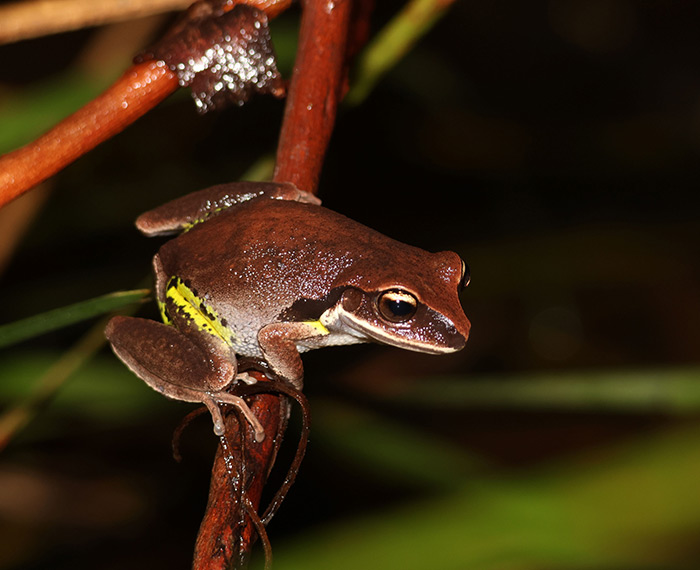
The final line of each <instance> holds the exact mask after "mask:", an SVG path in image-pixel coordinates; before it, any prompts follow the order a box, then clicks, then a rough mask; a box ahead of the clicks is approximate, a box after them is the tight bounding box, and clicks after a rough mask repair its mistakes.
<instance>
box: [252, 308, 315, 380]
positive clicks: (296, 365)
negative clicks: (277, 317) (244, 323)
mask: <svg viewBox="0 0 700 570" xmlns="http://www.w3.org/2000/svg"><path fill="white" fill-rule="evenodd" d="M328 334H329V332H328V329H327V328H326V327H325V326H323V324H321V322H320V321H300V322H289V323H272V324H269V325H266V326H264V327H263V328H261V329H260V331H259V332H258V344H259V345H260V349H261V350H262V352H263V355H264V357H265V361H266V362H267V363H268V365H269V366H270V368H271V369H272V371H273V372H275V373H276V374H278V375H279V376H280V377H281V378H282V379H284V380H286V381H288V382H289V383H291V384H292V385H293V386H294V387H295V388H297V389H298V390H301V388H302V386H303V382H304V364H303V363H302V361H301V356H300V355H299V349H298V348H297V345H298V344H304V343H305V342H308V343H309V344H310V345H312V344H315V342H316V341H318V340H319V338H320V337H323V336H326V335H328Z"/></svg>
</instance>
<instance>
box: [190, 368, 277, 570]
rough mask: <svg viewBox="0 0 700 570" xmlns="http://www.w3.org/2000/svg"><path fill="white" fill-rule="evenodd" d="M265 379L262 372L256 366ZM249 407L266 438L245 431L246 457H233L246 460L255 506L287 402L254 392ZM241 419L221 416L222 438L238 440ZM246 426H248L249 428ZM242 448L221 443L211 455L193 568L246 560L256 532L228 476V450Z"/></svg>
mask: <svg viewBox="0 0 700 570" xmlns="http://www.w3.org/2000/svg"><path fill="white" fill-rule="evenodd" d="M251 374H255V375H256V376H257V378H258V379H259V380H260V381H262V382H264V381H265V379H264V377H263V376H262V375H259V374H257V373H255V372H251ZM250 408H251V410H252V411H253V413H254V414H255V415H256V417H257V418H258V420H259V421H260V423H261V424H262V426H263V428H264V429H265V439H264V441H262V442H261V443H255V442H254V440H253V439H252V438H251V436H250V433H246V441H245V444H244V447H245V454H244V455H245V457H242V458H241V457H238V460H237V461H236V463H237V464H238V465H244V466H245V470H246V472H247V473H248V477H247V478H246V480H247V481H248V485H247V486H246V494H247V497H248V499H249V500H250V502H251V503H252V504H253V505H254V506H255V508H257V507H258V505H259V504H260V497H261V495H262V490H263V487H264V485H265V481H266V480H267V476H268V474H269V472H270V469H271V467H272V463H273V462H274V459H275V456H276V454H277V449H278V447H279V444H280V443H281V440H282V432H283V431H284V428H285V427H286V421H285V418H286V415H287V409H288V407H287V404H286V402H285V401H284V400H283V399H282V398H280V397H279V396H278V395H276V394H275V395H272V394H258V395H256V396H252V397H251V398H250ZM241 425H243V426H245V427H246V428H247V427H248V426H247V424H245V423H243V424H241V422H239V420H238V416H237V415H236V414H228V415H227V416H226V417H225V427H226V440H227V442H228V445H230V446H236V445H237V442H238V440H239V439H238V438H239V430H240V428H241ZM249 431H250V430H249V429H246V432H249ZM237 452H240V450H233V449H229V450H226V449H224V447H223V446H222V445H219V448H218V450H217V453H216V457H215V459H214V466H213V468H212V473H211V485H210V489H209V502H208V504H207V509H206V512H205V515H204V520H203V521H202V524H201V526H200V529H199V535H198V537H197V543H196V545H195V553H194V562H193V565H192V568H193V570H227V569H228V568H230V567H231V565H232V564H233V567H235V568H241V567H243V566H244V565H245V563H246V561H247V558H248V555H249V553H250V549H251V546H252V544H253V543H254V542H255V540H256V538H257V533H256V531H255V526H254V524H253V523H252V521H250V519H249V518H248V517H247V510H246V507H245V505H241V504H240V502H239V499H240V496H239V494H238V492H237V490H236V489H235V488H234V486H233V481H232V479H231V473H230V471H229V469H230V466H229V465H230V463H229V464H227V461H228V462H230V456H231V454H236V453H237Z"/></svg>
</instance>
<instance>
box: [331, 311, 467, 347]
mask: <svg viewBox="0 0 700 570" xmlns="http://www.w3.org/2000/svg"><path fill="white" fill-rule="evenodd" d="M427 311H428V312H429V313H432V315H430V316H431V319H430V321H429V322H430V325H429V326H422V327H414V326H408V325H407V324H404V325H402V326H388V325H387V324H385V323H384V322H383V321H381V320H380V319H377V318H373V319H361V318H359V317H358V316H357V315H356V314H354V313H349V312H345V311H342V310H341V311H340V314H339V317H340V320H341V321H342V322H343V323H344V324H345V326H347V327H348V328H350V329H353V330H355V331H357V332H359V333H361V334H362V335H363V336H365V337H367V339H368V340H373V341H375V342H379V343H382V344H388V345H390V346H396V347H398V348H404V349H406V350H413V351H415V352H423V353H426V354H449V353H451V352H457V351H458V350H461V349H462V348H464V345H465V344H466V338H465V337H464V336H462V335H461V334H459V332H458V331H457V328H456V327H455V326H454V325H453V324H452V322H451V321H449V320H448V319H447V318H446V317H445V316H443V315H441V314H439V313H436V312H435V311H432V310H431V309H427Z"/></svg>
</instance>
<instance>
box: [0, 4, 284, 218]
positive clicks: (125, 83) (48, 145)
mask: <svg viewBox="0 0 700 570" xmlns="http://www.w3.org/2000/svg"><path fill="white" fill-rule="evenodd" d="M210 4H214V5H217V7H218V8H219V9H220V10H221V11H223V12H227V11H229V10H231V9H232V8H233V7H234V6H235V5H236V4H247V5H249V6H253V7H255V8H258V9H259V10H262V11H263V12H265V14H266V15H267V16H268V17H269V18H273V17H275V16H277V15H278V14H280V13H281V12H282V11H284V10H286V9H287V8H288V7H289V6H290V4H291V0H241V1H239V2H228V1H227V0H212V1H209V0H202V1H200V2H198V3H197V4H196V6H197V7H199V6H208V5H210ZM219 4H220V6H219ZM177 88H178V78H177V75H176V74H175V73H174V72H173V71H171V70H170V69H168V67H167V66H166V65H165V64H164V63H163V62H162V61H146V62H143V63H137V64H135V65H133V66H132V67H130V68H129V69H128V70H127V71H126V73H124V75H122V76H121V77H120V78H119V79H118V80H117V81H116V83H114V85H112V86H111V87H109V88H108V89H107V90H106V91H105V92H104V93H102V94H101V95H99V96H98V97H97V98H95V99H93V100H92V101H90V102H89V103H87V104H86V105H85V106H84V107H82V108H81V109H80V110H78V111H76V112H75V113H73V114H72V115H70V116H69V117H67V118H66V119H64V120H63V121H61V122H60V123H59V124H58V125H56V126H55V127H54V128H53V129H51V130H50V131H48V132H47V133H46V134H44V135H42V136H40V137H39V138H38V139H36V140H35V141H33V142H31V143H29V144H28V145H26V146H24V147H22V148H20V149H18V150H16V151H14V152H11V153H9V154H6V155H4V156H2V157H0V207H2V206H4V205H5V204H7V203H8V202H10V201H11V200H14V199H15V198H17V197H18V196H20V195H21V194H23V193H24V192H26V191H27V190H29V189H30V188H32V187H33V186H35V185H37V184H39V183H40V182H42V181H44V180H46V179H47V178H49V177H50V176H53V175H54V174H56V173H57V172H59V171H60V170H62V169H63V168H65V167H66V166H68V165H69V164H70V163H71V162H73V161H75V160H77V159H78V158H79V157H81V156H82V155H83V154H85V153H86V152H88V151H90V150H92V149H93V148H95V147H96V146H97V145H98V144H100V143H102V142H104V141H106V140H107V139H109V138H111V137H113V136H114V135H116V134H117V133H120V132H121V131H123V130H124V129H125V128H126V127H127V126H128V125H130V124H131V123H133V122H134V121H135V120H136V119H138V118H139V117H141V116H142V115H144V114H146V113H147V112H148V111H150V110H151V109H152V108H153V107H155V106H156V105H157V104H158V103H160V102H161V101H162V100H163V99H165V98H166V97H168V96H169V95H170V94H171V93H173V92H174V91H175V90H177Z"/></svg>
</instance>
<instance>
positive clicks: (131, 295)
mask: <svg viewBox="0 0 700 570" xmlns="http://www.w3.org/2000/svg"><path fill="white" fill-rule="evenodd" d="M148 294H149V290H148V289H135V290H133V291H117V292H115V293H109V294H107V295H102V296H100V297H95V298H94V299H88V300H87V301H81V302H80V303H75V304H73V305H68V306H66V307H61V308H60V309H53V310H51V311H47V312H45V313H41V314H39V315H35V316H33V317H28V318H26V319H22V320H20V321H15V322H14V323H9V324H6V325H2V326H0V348H3V347H6V346H10V345H12V344H16V343H18V342H21V341H23V340H26V339H28V338H33V337H35V336H39V335H41V334H44V333H47V332H50V331H54V330H56V329H60V328H63V327H66V326H68V325H72V324H75V323H78V322H81V321H85V320H87V319H91V318H93V317H97V316H99V315H103V314H105V313H109V312H111V311H115V310H117V309H122V308H124V307H127V306H129V305H133V304H134V303H140V302H143V301H144V300H145V297H146V295H148Z"/></svg>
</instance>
